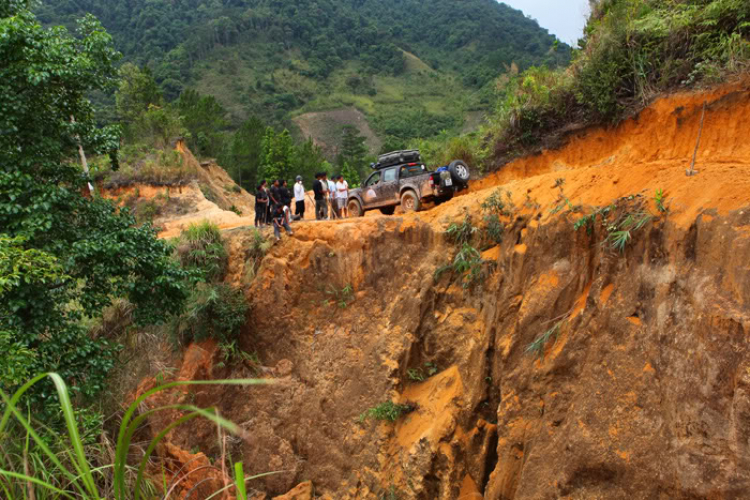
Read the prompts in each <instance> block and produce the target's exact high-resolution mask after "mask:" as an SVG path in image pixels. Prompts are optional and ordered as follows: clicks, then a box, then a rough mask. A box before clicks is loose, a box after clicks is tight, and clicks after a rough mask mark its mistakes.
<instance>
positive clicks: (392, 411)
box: [359, 401, 417, 422]
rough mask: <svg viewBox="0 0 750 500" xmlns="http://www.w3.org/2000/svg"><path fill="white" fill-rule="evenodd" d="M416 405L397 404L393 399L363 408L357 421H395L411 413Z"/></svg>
mask: <svg viewBox="0 0 750 500" xmlns="http://www.w3.org/2000/svg"><path fill="white" fill-rule="evenodd" d="M416 409H417V408H416V406H414V405H412V404H397V403H394V402H393V401H386V402H385V403H380V404H379V405H377V406H374V407H372V408H369V409H367V410H365V411H364V412H363V413H362V414H361V415H360V416H359V421H360V422H364V421H365V420H367V419H368V418H369V419H374V420H386V421H388V422H395V421H396V420H398V419H399V418H400V417H401V416H402V415H405V414H407V413H411V412H413V411H414V410H416Z"/></svg>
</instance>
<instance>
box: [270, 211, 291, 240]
mask: <svg viewBox="0 0 750 500" xmlns="http://www.w3.org/2000/svg"><path fill="white" fill-rule="evenodd" d="M282 227H283V228H284V229H286V233H287V234H288V235H289V236H292V235H293V234H294V233H292V228H291V227H289V222H288V221H287V220H286V213H285V210H284V205H276V208H275V209H274V212H273V235H274V236H276V241H279V240H281V228H282Z"/></svg>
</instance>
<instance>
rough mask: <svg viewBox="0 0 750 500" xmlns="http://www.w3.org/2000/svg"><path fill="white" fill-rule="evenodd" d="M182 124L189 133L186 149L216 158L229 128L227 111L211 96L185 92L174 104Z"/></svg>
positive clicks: (189, 91)
mask: <svg viewBox="0 0 750 500" xmlns="http://www.w3.org/2000/svg"><path fill="white" fill-rule="evenodd" d="M175 105H176V108H177V111H178V112H179V115H180V117H181V119H182V124H183V125H184V126H185V128H186V129H187V131H188V133H189V138H188V147H189V148H190V150H191V151H192V152H194V153H196V154H198V155H200V156H211V157H214V158H215V157H217V156H218V155H219V154H220V153H221V152H222V150H223V147H224V141H225V136H224V134H223V131H225V130H226V129H228V128H229V122H228V121H227V119H226V115H227V111H226V110H225V109H224V107H223V106H222V105H221V104H219V101H217V100H216V98H215V97H213V96H202V95H200V94H199V93H198V92H196V91H195V90H185V91H184V92H183V93H182V94H181V95H180V98H179V99H178V100H177V102H176V103H175Z"/></svg>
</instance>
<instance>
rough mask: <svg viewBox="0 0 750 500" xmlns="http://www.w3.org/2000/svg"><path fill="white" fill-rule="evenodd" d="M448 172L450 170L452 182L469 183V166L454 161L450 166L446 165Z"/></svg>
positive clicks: (459, 161)
mask: <svg viewBox="0 0 750 500" xmlns="http://www.w3.org/2000/svg"><path fill="white" fill-rule="evenodd" d="M448 170H450V173H451V176H452V177H453V180H454V181H456V182H458V183H461V184H468V183H469V179H470V178H471V172H470V171H469V166H468V165H467V164H466V163H464V162H462V161H461V160H455V161H453V162H451V164H450V165H448Z"/></svg>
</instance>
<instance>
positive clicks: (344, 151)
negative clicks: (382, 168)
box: [337, 125, 368, 178]
mask: <svg viewBox="0 0 750 500" xmlns="http://www.w3.org/2000/svg"><path fill="white" fill-rule="evenodd" d="M342 132H343V138H342V141H341V153H339V156H338V158H337V160H338V161H337V163H338V165H339V167H343V166H344V165H348V166H349V169H350V170H353V171H356V172H361V171H362V170H363V169H364V168H365V164H366V163H367V160H366V157H367V153H368V150H367V145H366V144H365V138H364V136H362V135H361V134H360V133H359V130H357V128H356V127H353V126H352V125H346V126H345V127H344V129H343V131H342ZM357 178H359V175H357Z"/></svg>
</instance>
